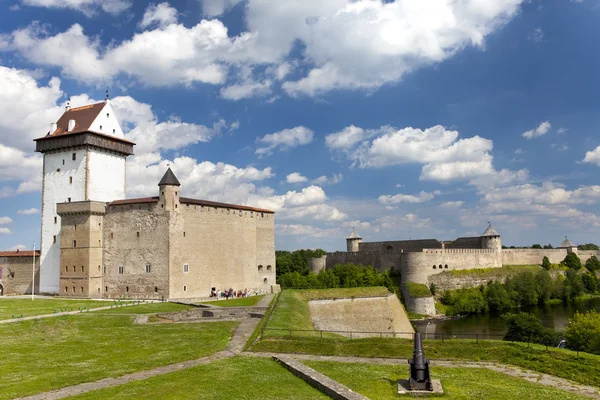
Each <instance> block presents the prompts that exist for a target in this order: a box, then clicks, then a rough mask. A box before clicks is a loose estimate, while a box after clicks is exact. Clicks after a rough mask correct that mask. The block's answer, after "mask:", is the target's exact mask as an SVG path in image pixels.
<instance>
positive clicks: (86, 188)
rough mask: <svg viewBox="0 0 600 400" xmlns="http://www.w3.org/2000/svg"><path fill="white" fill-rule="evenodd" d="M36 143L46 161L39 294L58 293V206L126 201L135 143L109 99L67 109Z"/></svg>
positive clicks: (59, 225)
mask: <svg viewBox="0 0 600 400" xmlns="http://www.w3.org/2000/svg"><path fill="white" fill-rule="evenodd" d="M35 142H36V151H38V152H40V153H42V154H43V155H44V164H43V165H44V167H43V168H44V169H43V181H42V237H41V242H40V243H41V244H40V250H41V256H40V291H41V292H42V293H58V292H59V278H60V265H59V263H60V229H61V222H60V216H59V215H58V214H57V213H56V204H57V203H64V202H75V201H85V200H95V201H104V202H108V201H113V200H117V199H124V198H125V181H126V177H125V159H126V158H127V156H128V155H132V154H133V146H134V143H132V142H130V141H128V140H125V139H124V138H123V131H122V130H121V126H120V125H119V122H118V120H117V118H116V116H115V113H114V111H113V109H112V107H111V104H110V100H109V99H106V100H105V101H104V102H101V103H96V104H91V105H87V106H83V107H77V108H70V107H69V106H67V108H66V110H65V113H64V114H63V115H62V116H61V117H60V119H59V120H58V121H57V122H56V123H53V124H51V128H50V131H49V132H48V134H47V135H46V136H44V137H42V138H39V139H35ZM93 245H95V244H92V243H90V244H89V246H90V247H91V246H93ZM98 245H99V246H100V245H101V244H98Z"/></svg>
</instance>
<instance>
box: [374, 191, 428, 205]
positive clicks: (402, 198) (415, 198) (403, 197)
mask: <svg viewBox="0 0 600 400" xmlns="http://www.w3.org/2000/svg"><path fill="white" fill-rule="evenodd" d="M434 197H435V195H434V194H433V193H427V192H424V191H421V192H420V193H419V194H418V195H412V194H402V193H398V194H396V195H393V196H392V195H381V196H379V199H378V201H379V203H380V204H400V203H424V202H426V201H429V200H432V199H433V198H434Z"/></svg>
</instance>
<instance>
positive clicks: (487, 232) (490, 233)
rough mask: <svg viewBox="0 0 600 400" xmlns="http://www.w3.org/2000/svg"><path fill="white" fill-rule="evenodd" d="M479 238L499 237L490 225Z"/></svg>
mask: <svg viewBox="0 0 600 400" xmlns="http://www.w3.org/2000/svg"><path fill="white" fill-rule="evenodd" d="M481 236H484V237H485V236H500V234H499V233H498V232H496V230H495V229H494V228H492V224H491V223H490V224H489V225H488V227H487V229H486V230H485V232H483V235H481Z"/></svg>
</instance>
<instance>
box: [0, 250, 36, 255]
mask: <svg viewBox="0 0 600 400" xmlns="http://www.w3.org/2000/svg"><path fill="white" fill-rule="evenodd" d="M39 255H40V251H39V250H36V251H35V256H36V257H39ZM0 257H33V250H19V251H16V250H12V251H0Z"/></svg>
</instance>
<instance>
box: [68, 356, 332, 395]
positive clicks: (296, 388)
mask: <svg viewBox="0 0 600 400" xmlns="http://www.w3.org/2000/svg"><path fill="white" fill-rule="evenodd" d="M328 398H329V397H327V396H325V395H323V394H322V393H321V392H319V391H317V390H316V389H313V388H312V387H311V386H309V385H308V384H307V383H305V382H304V381H303V380H301V379H300V378H296V377H295V376H294V375H293V374H292V373H290V372H288V371H287V370H286V369H284V368H283V367H281V366H280V365H279V364H278V363H276V362H275V361H272V360H270V359H266V358H258V357H256V358H255V357H234V358H230V359H227V360H221V361H218V362H215V363H212V364H207V365H200V366H197V367H193V368H189V369H186V370H183V371H178V372H173V373H170V374H165V375H161V376H157V377H154V378H150V379H146V380H143V381H139V382H133V383H129V384H126V385H121V386H115V387H113V388H108V389H102V390H98V391H95V392H89V393H85V394H82V395H79V396H75V397H71V398H70V399H73V400H75V399H78V400H82V399H102V400H104V399H111V400H113V399H128V400H129V399H156V400H163V399H210V400H215V399H235V400H238V399H267V400H268V399H272V400H279V399H282V400H285V399H290V400H291V399H294V400H301V399H307V400H308V399H316V400H317V399H328Z"/></svg>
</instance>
